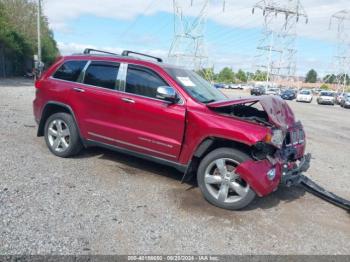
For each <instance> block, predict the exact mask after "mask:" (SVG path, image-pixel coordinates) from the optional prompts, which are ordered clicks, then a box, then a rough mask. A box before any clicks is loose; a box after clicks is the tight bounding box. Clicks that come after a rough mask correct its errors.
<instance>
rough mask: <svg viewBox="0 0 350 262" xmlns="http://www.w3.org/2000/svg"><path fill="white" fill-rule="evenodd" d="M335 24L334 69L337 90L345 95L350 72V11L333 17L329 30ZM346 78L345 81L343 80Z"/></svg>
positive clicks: (338, 13) (342, 11)
mask: <svg viewBox="0 0 350 262" xmlns="http://www.w3.org/2000/svg"><path fill="white" fill-rule="evenodd" d="M333 23H336V25H337V48H336V55H335V56H334V58H333V67H334V71H335V75H336V81H337V90H338V91H339V90H340V89H342V91H343V93H344V92H345V88H346V86H347V78H348V77H349V72H350V64H349V63H350V46H349V45H350V35H349V33H350V32H349V26H350V10H346V9H345V10H341V11H339V12H337V13H335V14H333V15H332V16H331V19H330V22H329V28H330V29H331V28H332V25H333ZM343 77H344V79H342V78H343Z"/></svg>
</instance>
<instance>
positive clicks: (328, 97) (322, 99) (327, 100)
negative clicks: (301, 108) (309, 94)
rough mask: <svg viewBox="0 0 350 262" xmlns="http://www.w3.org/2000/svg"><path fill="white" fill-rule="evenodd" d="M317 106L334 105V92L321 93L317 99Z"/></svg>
mask: <svg viewBox="0 0 350 262" xmlns="http://www.w3.org/2000/svg"><path fill="white" fill-rule="evenodd" d="M317 104H319V105H333V106H334V104H335V92H333V91H321V92H320V94H319V95H318V97H317Z"/></svg>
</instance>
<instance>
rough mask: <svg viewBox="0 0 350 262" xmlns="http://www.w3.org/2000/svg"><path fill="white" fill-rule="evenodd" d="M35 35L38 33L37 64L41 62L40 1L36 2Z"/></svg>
mask: <svg viewBox="0 0 350 262" xmlns="http://www.w3.org/2000/svg"><path fill="white" fill-rule="evenodd" d="M37 33H38V63H40V62H41V0H38V10H37Z"/></svg>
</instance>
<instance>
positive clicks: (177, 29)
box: [168, 0, 225, 70]
mask: <svg viewBox="0 0 350 262" xmlns="http://www.w3.org/2000/svg"><path fill="white" fill-rule="evenodd" d="M195 2H196V3H195ZM211 2H212V0H197V1H194V0H190V1H188V4H189V6H184V5H183V1H181V0H173V8H174V39H173V42H172V44H171V46H170V49H169V53H168V58H169V60H170V61H172V62H173V63H175V64H177V65H182V66H184V67H186V68H189V69H194V70H200V69H203V68H205V67H206V66H208V65H207V64H208V54H207V50H206V45H205V37H204V34H205V28H206V23H207V18H208V11H209V8H210V4H211ZM223 3H224V4H223V11H224V9H225V0H223ZM195 4H196V6H198V7H199V9H198V11H199V12H198V14H197V15H193V16H186V15H185V14H184V11H183V10H185V9H188V8H192V9H194V5H195ZM193 17H194V18H193Z"/></svg>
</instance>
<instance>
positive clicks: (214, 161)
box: [197, 148, 255, 210]
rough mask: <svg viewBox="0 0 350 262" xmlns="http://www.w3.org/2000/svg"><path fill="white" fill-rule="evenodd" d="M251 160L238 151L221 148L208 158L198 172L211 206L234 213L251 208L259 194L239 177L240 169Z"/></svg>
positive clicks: (202, 189)
mask: <svg viewBox="0 0 350 262" xmlns="http://www.w3.org/2000/svg"><path fill="white" fill-rule="evenodd" d="M250 159H251V158H250V157H249V156H248V155H247V154H245V153H243V152H241V151H238V150H236V149H232V148H219V149H216V150H214V151H212V152H211V153H209V154H208V155H207V156H205V157H204V158H203V159H202V161H201V163H200V165H199V167H198V170H197V181H198V186H199V188H200V189H201V191H202V193H203V195H204V198H205V199H206V200H207V201H208V202H210V203H211V204H213V205H215V206H217V207H220V208H224V209H230V210H239V209H242V208H244V207H246V206H247V205H249V204H250V203H251V202H252V201H253V199H254V198H255V192H254V191H253V189H251V187H250V185H249V184H248V183H247V182H246V181H244V180H243V179H242V178H241V177H240V176H239V174H236V173H235V169H236V167H237V166H238V165H239V164H241V163H243V162H245V161H247V160H250Z"/></svg>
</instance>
